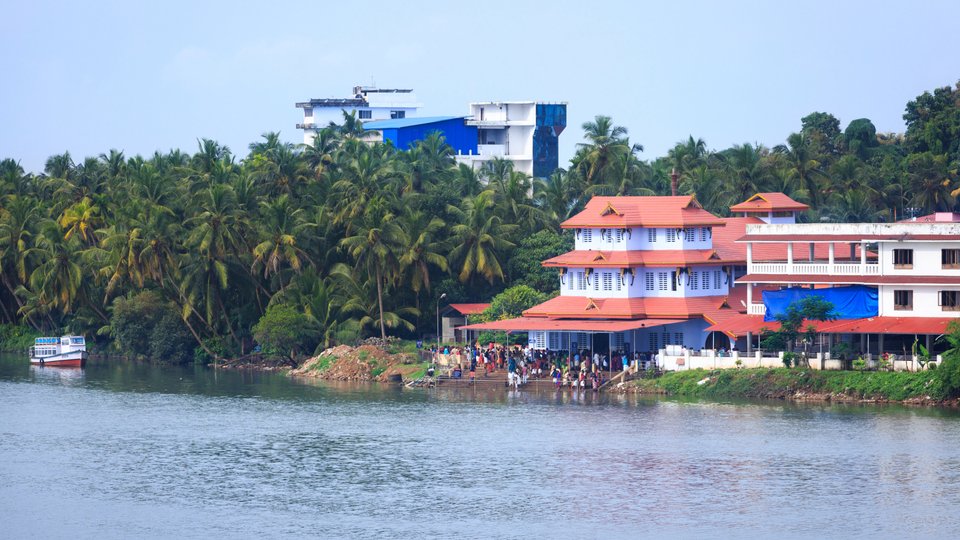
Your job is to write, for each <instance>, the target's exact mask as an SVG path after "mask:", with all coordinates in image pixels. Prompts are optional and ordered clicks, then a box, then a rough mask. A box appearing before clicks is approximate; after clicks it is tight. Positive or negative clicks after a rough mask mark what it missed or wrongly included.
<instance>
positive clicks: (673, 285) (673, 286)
mask: <svg viewBox="0 0 960 540" xmlns="http://www.w3.org/2000/svg"><path fill="white" fill-rule="evenodd" d="M670 290H671V291H675V290H677V271H676V270H673V271H672V272H670Z"/></svg>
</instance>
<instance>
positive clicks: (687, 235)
mask: <svg viewBox="0 0 960 540" xmlns="http://www.w3.org/2000/svg"><path fill="white" fill-rule="evenodd" d="M683 239H684V240H686V241H687V242H693V241H694V240H696V239H697V229H696V228H686V229H684V230H683Z"/></svg>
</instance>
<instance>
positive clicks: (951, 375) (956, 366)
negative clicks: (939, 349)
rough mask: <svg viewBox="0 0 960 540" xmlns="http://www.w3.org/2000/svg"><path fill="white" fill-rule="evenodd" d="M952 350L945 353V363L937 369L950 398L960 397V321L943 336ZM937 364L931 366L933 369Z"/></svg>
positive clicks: (952, 324) (952, 325)
mask: <svg viewBox="0 0 960 540" xmlns="http://www.w3.org/2000/svg"><path fill="white" fill-rule="evenodd" d="M943 337H944V339H946V340H947V343H949V344H950V349H948V350H947V351H946V352H944V353H943V355H942V356H943V361H942V362H941V364H940V367H938V368H937V369H936V374H937V378H938V379H939V380H940V384H942V385H943V391H944V392H945V393H946V394H947V395H948V396H950V397H958V396H960V321H953V322H951V323H950V325H949V326H947V333H946V334H944V335H943ZM935 365H936V364H931V367H933V366H935Z"/></svg>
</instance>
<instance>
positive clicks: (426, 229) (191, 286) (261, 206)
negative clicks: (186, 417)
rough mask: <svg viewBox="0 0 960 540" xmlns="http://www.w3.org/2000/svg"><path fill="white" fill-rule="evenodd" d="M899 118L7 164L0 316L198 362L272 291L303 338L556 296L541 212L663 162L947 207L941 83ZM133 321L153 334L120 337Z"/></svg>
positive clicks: (549, 218)
mask: <svg viewBox="0 0 960 540" xmlns="http://www.w3.org/2000/svg"><path fill="white" fill-rule="evenodd" d="M904 119H905V121H906V124H907V130H906V133H905V134H903V135H899V134H878V133H877V132H876V128H875V127H874V126H873V124H872V123H871V122H870V121H869V120H867V119H857V120H853V121H851V122H849V124H848V125H847V126H846V128H845V129H843V130H841V125H840V121H839V120H838V119H837V118H835V117H834V116H832V115H830V114H828V113H821V112H815V113H812V114H810V115H808V116H805V117H804V118H803V119H802V120H801V125H800V129H799V131H798V132H796V133H791V134H790V135H789V136H788V137H787V138H786V140H785V142H784V144H782V145H777V146H775V147H774V148H766V147H764V146H760V145H755V144H743V145H736V146H733V147H731V148H728V149H725V150H720V151H711V150H708V149H707V145H706V143H705V142H704V141H703V140H702V139H695V138H694V137H692V136H691V137H689V138H688V139H687V140H686V141H682V142H680V143H678V144H677V145H676V146H675V147H674V148H673V149H671V150H670V151H669V152H668V154H667V155H666V156H663V157H660V158H657V159H654V160H652V161H645V160H643V159H641V157H640V154H641V153H642V151H643V147H642V146H641V145H639V144H634V143H632V142H631V141H630V140H629V138H628V132H627V129H626V128H624V127H622V126H617V125H615V124H614V122H613V120H612V119H611V118H609V117H606V116H597V117H596V118H595V120H594V121H591V122H587V123H585V124H584V125H583V130H584V140H583V142H582V143H581V144H579V145H578V147H577V151H576V154H575V156H574V157H573V159H572V160H571V162H570V163H569V166H568V168H566V169H558V170H557V171H555V172H554V173H553V174H552V175H551V176H550V177H549V178H545V179H532V178H530V177H528V176H527V175H525V174H523V173H521V172H518V171H516V170H514V168H513V166H512V163H511V162H509V161H505V160H499V159H495V160H493V161H491V162H489V163H488V164H487V166H485V167H483V168H481V169H478V170H474V169H471V168H470V167H468V166H465V165H462V164H459V165H458V164H456V163H455V161H454V156H453V152H452V150H451V149H450V147H449V146H447V145H446V144H445V143H444V140H443V137H442V136H439V135H437V134H434V135H433V136H430V137H428V138H427V139H425V140H423V141H421V142H420V143H418V144H417V145H416V146H414V147H412V148H411V149H409V150H406V151H400V150H398V149H396V148H393V147H392V146H390V145H385V144H369V143H367V142H364V141H363V140H362V138H363V135H364V132H363V128H362V125H361V124H360V122H359V121H357V119H356V118H355V117H353V116H349V115H345V118H344V121H343V123H342V124H339V125H331V126H329V127H328V128H326V129H324V130H322V131H320V133H319V135H318V136H317V138H316V139H315V141H314V142H313V144H312V145H309V146H306V145H292V144H289V143H284V142H281V141H280V138H279V134H277V133H267V134H265V135H264V136H263V140H261V141H258V142H255V143H253V144H251V145H250V146H249V149H248V150H249V151H248V153H247V155H246V156H245V157H243V158H238V157H237V156H236V155H234V154H233V153H232V152H231V151H230V149H229V148H227V147H225V146H223V145H221V144H219V143H217V142H216V141H212V140H208V139H201V140H200V141H198V148H197V150H196V152H194V153H193V154H188V153H184V152H182V151H179V150H173V151H170V152H167V153H160V152H157V153H155V154H154V155H152V156H150V157H148V158H144V157H142V156H133V157H129V156H126V155H124V153H123V152H121V151H117V150H110V151H109V152H107V153H104V154H101V155H100V156H98V157H88V158H86V159H84V160H83V161H79V162H78V161H75V160H74V159H73V158H72V156H70V154H69V153H64V154H61V155H55V156H51V157H50V158H49V159H48V160H47V162H46V166H45V168H44V172H43V174H29V173H26V172H25V171H24V170H23V168H22V167H21V166H20V165H19V163H18V162H17V161H15V160H13V159H5V160H3V161H2V162H0V203H2V206H0V260H2V272H0V280H2V286H0V322H2V323H5V324H19V325H26V326H29V327H32V328H33V329H35V330H37V331H42V332H59V331H61V330H68V329H69V330H71V331H74V332H81V333H85V334H87V335H97V336H100V337H101V338H100V339H102V340H103V341H108V340H111V339H112V340H113V341H115V342H116V343H122V346H124V347H127V348H130V347H133V348H137V347H146V349H144V350H148V349H149V348H150V345H149V344H147V345H137V344H134V343H131V342H130V340H131V339H132V338H131V336H132V335H143V336H144V337H143V339H144V340H150V339H151V338H150V337H149V336H150V335H152V334H158V333H159V334H162V335H164V336H173V338H170V337H168V338H166V339H168V340H169V339H181V338H178V337H177V336H183V338H182V339H181V341H183V340H186V341H187V342H188V343H187V344H186V345H184V346H183V347H181V350H187V349H189V350H193V349H194V348H196V349H197V350H198V351H202V352H200V353H199V354H200V355H201V356H202V355H207V356H211V357H217V356H231V355H238V354H242V353H244V352H246V351H247V350H249V348H250V346H251V344H252V343H253V338H254V332H253V328H254V326H255V325H256V324H257V323H258V321H261V318H263V316H264V314H265V313H268V310H269V308H271V307H274V306H278V308H277V309H276V310H275V312H276V313H277V314H278V315H277V316H278V317H279V316H280V314H282V316H283V317H282V320H283V321H284V322H283V323H282V325H283V326H284V327H286V328H290V327H291V325H292V326H297V327H302V328H304V329H308V330H309V332H306V333H308V334H309V335H310V336H312V337H311V338H310V339H307V340H306V341H305V342H304V343H303V344H302V345H303V349H304V352H309V351H308V350H307V349H312V348H313V347H315V346H326V345H329V344H331V343H335V342H349V341H352V340H355V339H357V338H359V337H364V336H384V335H387V334H394V335H407V336H412V335H417V334H420V333H426V332H430V331H431V329H432V328H433V325H434V309H435V307H436V302H437V298H438V297H439V295H440V294H441V293H446V294H447V297H446V299H445V300H446V301H483V300H489V299H490V298H492V297H493V296H494V295H496V294H497V293H498V292H500V291H502V290H503V289H504V288H505V287H507V286H511V285H527V286H529V287H531V288H532V289H534V290H536V291H539V292H542V293H547V294H549V293H552V292H554V290H555V288H556V287H555V285H556V279H555V274H554V273H552V272H550V271H548V270H545V269H543V268H541V267H540V266H539V261H540V260H542V259H544V258H547V257H549V256H552V255H555V254H558V253H560V252H563V251H565V250H567V249H570V239H569V238H564V237H562V236H561V235H559V234H558V232H557V225H558V223H559V222H560V221H562V220H564V219H566V218H567V217H569V216H570V215H572V214H574V213H575V212H577V211H579V210H580V209H581V208H582V207H583V205H584V204H585V203H586V201H587V200H588V199H589V198H590V197H591V196H594V195H624V194H629V195H664V194H669V193H670V191H671V185H670V183H671V171H674V170H675V171H676V172H677V173H678V175H679V177H678V190H679V192H680V193H684V194H686V193H695V194H696V195H697V197H698V199H699V200H700V201H701V203H703V204H704V206H705V207H706V208H707V209H708V210H710V211H712V212H714V213H716V214H719V215H727V214H728V213H729V212H728V207H729V206H730V205H732V204H735V203H737V202H740V201H742V200H744V199H746V198H747V197H749V196H750V195H752V194H754V193H756V192H759V191H782V192H784V193H787V194H788V195H790V196H792V197H793V198H795V199H797V200H799V201H804V202H808V203H809V204H811V206H812V207H813V210H812V211H811V212H809V213H808V214H807V215H806V219H808V220H816V221H889V220H894V219H900V218H902V217H903V216H905V215H908V214H911V213H914V214H919V213H926V212H932V211H944V210H952V209H954V207H955V205H956V202H957V196H958V195H960V189H958V188H960V183H958V173H957V169H958V164H960V83H958V84H957V86H956V87H955V88H951V87H945V88H939V89H936V90H935V91H934V92H933V93H929V92H926V93H924V94H923V95H921V96H919V97H917V99H915V100H913V101H911V102H909V103H908V104H907V106H906V112H905V114H904ZM280 307H282V308H283V309H280ZM291 317H295V318H297V320H296V322H295V323H293V322H290V320H291V319H290V318H291ZM151 321H153V322H152V323H151ZM134 322H136V323H137V324H140V325H143V324H147V323H150V324H154V323H155V326H156V325H159V326H158V327H159V328H160V329H161V330H162V332H158V331H157V330H156V329H154V328H153V327H151V328H141V329H140V330H138V331H137V332H139V333H137V332H134V333H133V334H131V331H130V329H131V327H130V325H131V324H133V323H134ZM266 326H268V325H266V324H261V325H259V326H258V328H265V327H266ZM151 333H152V334H151ZM157 339H159V338H157ZM157 347H159V350H163V351H168V352H167V353H166V354H174V353H171V352H169V351H176V350H178V349H177V346H176V344H170V343H166V344H162V345H160V346H156V347H154V349H155V350H157ZM181 352H182V351H181ZM176 355H179V356H183V355H182V354H180V353H176ZM179 356H178V357H179Z"/></svg>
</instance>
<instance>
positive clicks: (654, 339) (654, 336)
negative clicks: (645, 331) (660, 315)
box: [650, 332, 660, 352]
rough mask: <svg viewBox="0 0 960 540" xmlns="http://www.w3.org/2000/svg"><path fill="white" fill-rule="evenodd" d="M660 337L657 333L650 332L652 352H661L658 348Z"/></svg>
mask: <svg viewBox="0 0 960 540" xmlns="http://www.w3.org/2000/svg"><path fill="white" fill-rule="evenodd" d="M659 335H660V334H657V333H656V332H650V352H654V351H659V350H660V348H659V346H658V343H659V340H658V339H657V337H658V336H659Z"/></svg>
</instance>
